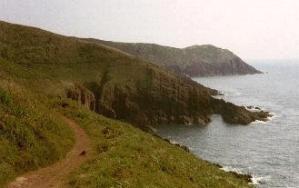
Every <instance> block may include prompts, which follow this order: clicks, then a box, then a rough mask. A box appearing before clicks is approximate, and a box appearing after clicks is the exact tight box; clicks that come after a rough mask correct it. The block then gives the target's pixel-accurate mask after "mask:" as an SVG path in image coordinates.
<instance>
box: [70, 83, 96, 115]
mask: <svg viewBox="0 0 299 188" xmlns="http://www.w3.org/2000/svg"><path fill="white" fill-rule="evenodd" d="M66 95H67V98H70V99H72V100H76V101H78V103H79V104H81V105H83V106H85V107H86V108H88V109H90V110H92V111H94V110H95V101H96V100H95V96H94V94H93V93H92V92H91V91H89V90H88V89H87V88H85V87H84V86H82V85H80V84H73V85H72V86H71V87H70V88H68V89H67V91H66Z"/></svg>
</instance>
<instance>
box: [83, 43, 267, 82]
mask: <svg viewBox="0 0 299 188" xmlns="http://www.w3.org/2000/svg"><path fill="white" fill-rule="evenodd" d="M88 41H92V42H94V43H98V44H102V45H106V46H109V47H113V48H115V49H117V50H122V51H124V52H126V53H128V54H131V55H134V56H136V57H138V58H142V59H145V60H147V61H149V62H152V63H155V64H158V65H163V66H165V67H167V68H168V69H171V70H173V71H175V72H177V73H183V74H186V75H188V76H191V77H199V76H217V75H243V74H256V73H261V72H260V71H258V70H256V69H255V68H254V67H252V66H250V65H248V64H247V63H245V62H244V61H243V60H242V59H241V58H240V57H238V56H236V55H235V54H233V53H232V52H231V51H229V50H225V49H221V48H217V47H215V46H212V45H195V46H190V47H187V48H182V49H179V48H172V47H167V46H160V45H156V44H142V43H117V42H108V41H101V40H95V39H88Z"/></svg>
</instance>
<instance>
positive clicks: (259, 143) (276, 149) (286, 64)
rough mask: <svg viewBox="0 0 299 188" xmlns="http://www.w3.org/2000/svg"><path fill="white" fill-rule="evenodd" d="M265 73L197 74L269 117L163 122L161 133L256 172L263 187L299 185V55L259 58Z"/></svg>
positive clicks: (228, 165)
mask: <svg viewBox="0 0 299 188" xmlns="http://www.w3.org/2000/svg"><path fill="white" fill-rule="evenodd" d="M251 64H252V65H253V66H255V67H256V68H257V69H259V70H261V71H263V72H264V74H255V75H245V76H221V77H204V78H193V80H195V81H197V82H198V83H201V84H203V85H205V86H208V87H210V88H214V89H217V90H219V91H220V92H221V93H222V94H223V96H218V97H221V98H223V99H225V100H226V101H230V102H233V103H235V104H238V105H244V106H256V107H260V108H261V109H263V110H266V111H269V112H271V114H272V115H273V117H272V118H270V119H269V121H268V122H259V121H256V122H253V123H251V124H250V125H248V126H242V125H230V124H227V123H225V122H223V120H222V118H221V117H220V116H219V115H213V116H212V121H211V123H210V124H209V125H208V126H204V127H202V126H196V125H193V126H184V125H181V126H180V125H170V126H169V125H168V126H160V128H159V129H158V134H160V135H161V136H162V137H165V138H168V139H170V140H171V141H172V142H176V143H180V144H183V145H185V146H187V147H189V148H190V150H191V152H193V153H194V154H195V155H197V156H198V157H200V158H202V159H205V160H208V161H211V162H214V163H218V164H220V165H222V166H223V168H222V169H223V170H225V171H235V172H238V173H244V174H250V175H251V176H252V177H253V178H252V183H253V184H255V185H256V186H257V187H261V188H269V187H270V188H276V187H283V188H287V187H294V188H299V61H298V62H296V61H273V62H272V61H258V62H257V61H254V62H252V63H251Z"/></svg>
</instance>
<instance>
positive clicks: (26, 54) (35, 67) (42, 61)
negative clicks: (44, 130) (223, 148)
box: [0, 22, 267, 127]
mask: <svg viewBox="0 0 299 188" xmlns="http://www.w3.org/2000/svg"><path fill="white" fill-rule="evenodd" d="M0 52H1V53H0V62H1V63H0V66H1V70H3V71H6V72H7V74H10V75H11V76H14V77H16V78H17V79H20V80H22V82H23V83H27V84H28V85H31V84H32V83H34V84H35V86H36V87H42V86H44V85H45V84H46V83H47V84H51V83H54V85H50V87H42V88H43V89H39V90H38V91H39V92H45V93H47V94H50V93H51V92H52V89H53V88H54V89H53V90H55V91H56V90H57V88H55V87H63V89H64V86H63V85H62V84H59V83H62V82H68V83H76V84H73V85H71V86H67V87H65V91H66V96H67V97H69V98H71V99H73V100H75V101H78V102H79V103H81V104H82V105H84V106H86V107H88V108H89V109H91V110H95V111H96V112H98V113H100V114H103V115H105V116H108V117H112V118H115V119H120V120H124V121H128V122H131V123H133V124H135V125H138V126H140V127H145V126H146V125H154V124H162V123H166V124H168V123H173V124H192V123H195V124H206V123H208V122H209V121H210V119H209V117H210V116H211V115H212V114H215V113H216V114H220V115H222V117H223V119H224V120H225V121H226V122H229V123H234V124H248V123H250V122H252V121H254V120H264V119H265V118H266V116H267V113H263V112H250V111H248V110H246V109H245V108H243V107H239V106H236V105H234V104H231V103H226V102H224V101H222V100H219V99H214V98H213V97H212V95H213V94H215V93H217V92H216V91H215V90H212V89H209V88H206V87H204V86H202V85H200V84H198V83H196V82H194V81H192V80H191V79H190V78H188V77H186V76H184V75H182V74H175V73H173V72H172V71H168V70H165V69H163V68H161V67H160V66H157V65H154V64H151V63H148V62H145V61H143V60H140V59H138V58H136V57H132V56H128V55H126V54H124V53H120V52H119V51H115V50H113V49H111V48H110V47H109V48H107V47H106V46H102V45H98V44H95V43H94V42H88V41H86V40H82V39H76V38H72V37H64V36H61V35H56V34H53V33H50V32H46V31H43V30H40V29H36V28H29V27H24V26H19V25H13V24H8V23H4V22H0ZM191 57H192V56H191ZM54 86H55V87H54ZM32 89H33V90H34V89H37V88H32ZM61 90H62V89H61ZM52 93H53V94H52V95H55V94H54V93H55V92H52Z"/></svg>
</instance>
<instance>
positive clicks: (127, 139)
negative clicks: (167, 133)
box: [0, 22, 246, 187]
mask: <svg viewBox="0 0 299 188" xmlns="http://www.w3.org/2000/svg"><path fill="white" fill-rule="evenodd" d="M108 68H109V75H108V76H107V75H106V76H107V77H108V78H109V82H108V83H106V85H105V88H104V93H105V97H104V98H103V99H105V100H104V102H105V101H107V100H106V99H109V96H110V95H111V92H115V88H118V87H120V88H121V89H123V88H125V89H126V90H127V91H129V92H128V93H130V92H132V93H134V92H135V94H136V90H137V89H136V84H140V85H141V86H142V87H144V86H147V84H148V83H150V82H151V81H154V82H155V85H154V86H155V89H154V91H155V94H156V95H157V96H156V97H158V98H159V100H155V101H154V102H155V103H157V104H159V101H160V100H162V101H165V100H164V99H167V100H166V101H168V99H172V98H169V96H168V93H169V95H170V93H173V92H174V91H176V90H177V87H176V86H182V88H181V89H186V90H185V91H184V92H181V94H182V95H183V96H179V98H184V96H186V95H187V96H188V95H189V94H191V96H192V98H191V99H192V100H190V101H189V102H190V103H194V102H196V100H203V102H205V101H206V99H209V98H210V97H209V95H207V92H208V90H206V89H205V88H204V87H202V86H199V85H194V83H189V81H186V80H180V79H177V78H176V77H175V75H173V74H170V73H168V72H167V71H163V70H160V68H159V67H156V66H153V65H150V64H147V63H145V62H142V61H138V60H136V59H134V58H130V57H127V56H124V55H122V54H119V53H116V52H114V51H111V50H109V49H105V48H103V47H99V46H97V45H93V44H89V43H84V42H83V43H82V42H80V41H77V40H75V39H73V38H67V37H62V36H59V35H55V34H52V33H49V32H45V31H41V30H38V29H34V28H27V27H26V28H24V27H22V26H17V25H10V24H7V23H2V22H0V75H1V79H0V80H1V84H0V88H2V90H3V91H2V90H1V92H2V94H1V95H2V96H4V97H2V98H3V99H1V105H0V107H1V108H0V110H1V111H0V123H1V124H0V125H1V126H0V142H1V143H5V144H1V146H0V159H1V160H0V161H1V162H0V185H3V183H4V182H6V181H8V180H10V179H11V178H13V177H15V176H16V175H17V174H19V173H22V172H24V171H28V170H31V169H35V168H37V167H39V166H44V165H47V164H50V163H52V162H54V161H56V160H58V159H59V158H61V157H63V156H64V155H65V153H66V151H67V150H68V149H69V148H70V146H71V145H72V136H71V135H72V134H71V132H70V130H68V129H67V128H66V126H63V122H62V121H61V120H60V119H59V116H57V115H56V114H55V113H54V112H52V110H51V107H49V106H48V104H49V101H52V100H57V97H58V96H59V97H60V98H65V97H66V95H65V90H66V88H67V87H69V85H71V84H73V83H77V82H78V83H80V84H82V85H84V84H86V85H88V84H89V83H91V82H101V80H102V78H103V77H104V75H105V73H106V72H107V69H108ZM149 70H152V71H153V72H152V71H149ZM149 73H150V74H149ZM151 73H154V77H155V79H154V80H149V79H148V78H149V77H148V76H149V75H152V74H151ZM152 76H153V75H152ZM140 80H141V81H142V82H137V83H136V81H140ZM157 82H160V83H163V85H160V86H162V87H160V89H162V90H159V89H157V87H158V86H159V84H157ZM7 83H9V84H7ZM7 85H9V87H7ZM11 88H12V89H11ZM18 88H20V89H18ZM24 88H26V89H24ZM117 91H118V95H116V97H118V96H119V93H121V92H119V88H118V90H117ZM162 91H163V92H162ZM186 91H188V92H186ZM193 91H196V92H193ZM161 92H162V94H163V93H164V94H163V95H161ZM165 92H166V93H165ZM33 93H35V94H33ZM186 93H187V94H186ZM145 94H147V96H149V95H148V94H150V93H145ZM170 96H171V95H170ZM204 96H208V98H205V97H204ZM144 99H145V98H141V99H138V100H142V101H143V100H144ZM150 99H151V100H152V98H150ZM194 99H195V100H194ZM7 101H10V102H7ZM108 101H109V100H108ZM129 104H131V103H129ZM199 104H202V103H199ZM114 105H115V104H114ZM133 105H134V104H133ZM167 105H169V103H167V104H165V106H167ZM175 105H177V104H175ZM184 105H188V104H183V106H182V107H184V108H186V106H184ZM223 105H224V106H227V105H225V104H223ZM112 106H113V105H112ZM114 107H115V108H118V107H119V106H114ZM142 107H146V106H142ZM158 107H160V106H159V105H156V106H155V108H158ZM162 107H163V106H162ZM179 107H180V106H179ZM187 107H188V106H187ZM205 107H206V106H205V105H204V106H202V107H201V108H198V106H195V108H194V109H193V110H195V111H196V109H197V110H200V109H204V108H205ZM232 108H233V109H236V108H235V107H232ZM151 110H153V109H151ZM210 110H211V109H210ZM119 111H121V109H120V110H119ZM165 111H166V110H165ZM78 113H79V112H78V109H76V108H73V109H71V111H70V113H68V114H69V115H70V116H71V117H74V118H78V117H79V119H77V120H78V121H80V123H81V125H82V126H84V127H85V128H86V130H87V132H88V133H89V134H90V135H91V137H92V139H93V140H94V142H95V150H96V151H97V152H98V154H97V155H96V156H95V157H96V158H95V159H94V160H93V161H92V162H91V163H89V164H87V165H86V166H85V167H83V168H82V169H81V170H80V171H78V172H77V173H75V174H74V175H73V180H72V181H71V183H72V184H73V185H78V186H82V187H84V185H85V184H86V183H88V184H90V185H94V186H95V185H97V184H100V183H106V184H107V185H111V184H114V185H115V184H116V183H117V182H120V183H123V184H125V183H126V182H128V183H129V184H130V185H132V186H138V184H139V183H140V182H142V181H144V182H145V183H147V182H148V183H149V184H152V185H153V186H154V185H156V186H158V185H165V186H168V185H169V186H171V185H174V184H175V182H176V184H177V185H179V183H178V180H180V182H181V183H182V184H184V185H186V186H187V187H188V186H189V185H194V186H195V187H196V186H198V185H201V184H204V185H207V183H208V180H209V182H210V183H213V185H215V186H216V185H217V184H218V185H219V184H224V185H225V184H226V183H229V182H230V183H231V184H232V185H235V187H238V185H246V182H245V181H243V180H240V179H238V178H234V177H233V175H230V174H228V173H224V172H222V171H220V170H218V169H217V168H216V167H215V166H213V165H210V164H209V163H207V162H204V161H201V160H199V159H196V158H195V157H194V156H193V155H191V154H187V153H185V152H184V151H183V150H181V149H179V148H176V147H175V146H171V145H169V144H168V143H166V142H164V141H162V140H160V139H158V138H156V137H153V136H151V135H149V134H147V133H144V132H141V131H140V130H138V129H135V128H133V127H132V126H130V125H128V124H123V123H120V122H116V121H113V120H109V119H106V118H103V117H101V116H98V115H96V114H94V113H91V112H88V111H85V112H84V113H83V114H82V111H81V112H80V113H79V114H78ZM236 113H238V112H236ZM94 120H96V121H94ZM92 121H94V122H93V123H92ZM97 122H98V123H97ZM102 126H105V127H108V128H107V130H106V131H104V133H103V131H102V129H103V127H102ZM111 131H112V132H111ZM118 131H119V132H118ZM105 132H106V133H105ZM115 132H116V134H119V136H116V137H113V135H114V134H115ZM103 134H104V135H103ZM107 134H108V135H107ZM110 134H112V138H110ZM105 136H106V137H107V138H103V137H105ZM136 139H137V140H138V141H139V142H136ZM102 144H104V145H102ZM105 144H107V147H106V146H105ZM102 146H103V147H102ZM107 149H108V150H107ZM105 150H107V151H109V152H107V151H106V152H103V151H105ZM20 156H21V157H20ZM121 156H122V157H124V161H122V160H121V159H120V157H121ZM139 157H141V158H140V160H141V161H139V162H138V161H137V160H136V159H138V158H139ZM171 158H172V159H173V160H170V159H171ZM110 160H111V161H110ZM143 160H144V161H148V163H147V162H144V161H143ZM142 161H143V162H142ZM177 161H182V162H181V163H178V162H177ZM102 162H103V163H102ZM118 162H122V164H121V165H120V164H119V163H118ZM109 164H110V165H109ZM147 165H149V166H147ZM151 165H152V166H151ZM122 167H124V169H122ZM201 167H203V169H202V170H200V169H201ZM119 168H120V169H119ZM127 168H129V170H128V172H127V170H126V169H127ZM130 168H131V169H130ZM118 169H119V171H118ZM1 170H2V171H1ZM83 172H84V173H85V172H86V173H88V174H90V175H91V176H85V177H86V179H82V178H79V179H77V178H76V177H78V176H79V175H78V174H80V173H83ZM127 173H128V174H127ZM154 173H158V174H159V175H160V174H161V176H160V177H162V178H161V179H160V178H157V176H156V175H153V174H154ZM198 174H199V175H198ZM98 175H99V176H98ZM191 175H192V177H191V178H190V176H191ZM201 175H202V176H201ZM80 177H84V175H83V176H80ZM124 177H127V178H124ZM136 179H137V180H138V179H139V182H136V181H135V180H136ZM224 179H226V180H224ZM228 187H230V186H228Z"/></svg>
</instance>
